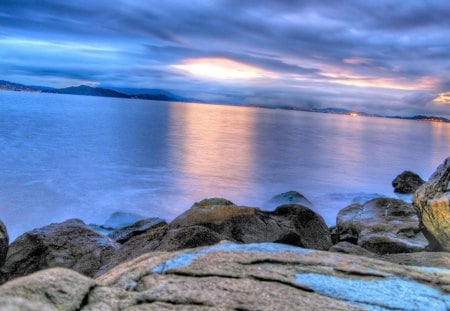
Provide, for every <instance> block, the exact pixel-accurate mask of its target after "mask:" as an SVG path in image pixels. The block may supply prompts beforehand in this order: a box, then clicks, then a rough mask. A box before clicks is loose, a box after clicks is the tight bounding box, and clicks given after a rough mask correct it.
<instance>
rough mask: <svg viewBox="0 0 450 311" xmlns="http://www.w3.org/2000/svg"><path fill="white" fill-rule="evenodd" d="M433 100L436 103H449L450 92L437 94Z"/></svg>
mask: <svg viewBox="0 0 450 311" xmlns="http://www.w3.org/2000/svg"><path fill="white" fill-rule="evenodd" d="M433 101H434V102H435V103H438V104H450V92H445V93H441V94H439V95H438V96H437V97H436V98H435V99H434V100H433Z"/></svg>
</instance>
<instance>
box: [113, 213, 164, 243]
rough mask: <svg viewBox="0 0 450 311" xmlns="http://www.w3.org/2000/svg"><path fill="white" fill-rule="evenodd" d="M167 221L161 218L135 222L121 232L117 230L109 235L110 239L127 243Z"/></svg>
mask: <svg viewBox="0 0 450 311" xmlns="http://www.w3.org/2000/svg"><path fill="white" fill-rule="evenodd" d="M164 222H165V221H164V220H162V219H161V218H156V217H154V218H148V219H144V220H140V221H138V222H135V223H134V224H132V225H129V226H126V227H123V228H121V229H119V230H116V231H114V232H112V233H111V234H109V235H108V237H109V238H110V239H112V240H114V241H116V242H119V243H125V242H126V241H128V240H129V239H130V238H132V237H133V236H136V235H139V234H141V233H144V232H145V231H147V230H149V229H151V228H153V227H154V226H156V225H158V224H160V223H164Z"/></svg>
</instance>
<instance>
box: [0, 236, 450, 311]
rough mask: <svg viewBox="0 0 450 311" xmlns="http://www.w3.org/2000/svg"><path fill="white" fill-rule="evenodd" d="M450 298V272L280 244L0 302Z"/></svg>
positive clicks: (415, 303)
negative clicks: (13, 300)
mask: <svg viewBox="0 0 450 311" xmlns="http://www.w3.org/2000/svg"><path fill="white" fill-rule="evenodd" d="M49 275H50V276H49ZM38 280H39V281H38ZM449 291H450V270H440V271H429V270H427V269H423V268H422V267H417V268H414V267H405V266H401V265H397V264H394V263H390V262H386V261H380V260H375V259H372V258H365V257H358V256H351V255H344V254H339V253H332V252H323V251H315V250H308V249H303V248H298V247H294V246H289V245H283V244H276V243H259V244H234V243H220V244H217V245H215V246H209V247H203V248H195V249H189V250H183V251H177V252H152V253H147V254H145V255H142V256H140V257H138V258H135V259H134V260H131V261H128V262H125V263H123V264H121V265H119V266H117V267H115V268H114V269H112V270H110V271H109V272H107V273H106V274H104V275H102V276H101V277H99V278H97V279H96V280H95V281H94V280H92V279H89V278H85V277H83V276H82V275H79V274H77V273H75V272H72V271H67V270H64V269H51V270H46V271H41V272H38V273H36V274H33V275H30V276H27V277H24V278H20V279H16V280H14V281H11V282H10V283H7V284H4V285H3V286H1V287H0V296H1V297H2V298H0V299H3V300H11V299H15V300H18V299H22V302H23V301H26V302H29V303H30V304H29V305H33V303H36V306H37V307H36V308H34V309H30V310H81V309H82V310H86V311H90V310H160V309H171V310H172V309H215V310H217V309H219V310H220V309H227V310H229V309H239V310H255V309H258V310H280V309H287V310H291V309H292V310H363V309H373V308H376V309H377V310H422V309H423V310H446V309H447V308H448V305H447V303H448V300H449ZM38 304H39V305H38ZM42 306H45V307H48V309H43V308H42ZM38 307H39V308H41V309H38ZM0 310H1V307H0Z"/></svg>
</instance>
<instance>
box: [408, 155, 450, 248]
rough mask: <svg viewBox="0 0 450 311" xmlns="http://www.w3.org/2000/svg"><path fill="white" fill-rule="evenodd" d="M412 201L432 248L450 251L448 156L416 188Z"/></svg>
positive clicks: (449, 178) (449, 172)
mask: <svg viewBox="0 0 450 311" xmlns="http://www.w3.org/2000/svg"><path fill="white" fill-rule="evenodd" d="M413 202H414V206H415V207H416V209H417V211H418V213H419V217H420V224H421V227H422V228H423V229H424V233H425V234H426V237H427V238H428V240H429V241H430V244H431V246H432V247H433V249H435V250H441V249H442V250H446V251H450V157H449V158H447V159H446V160H445V161H444V163H442V164H441V165H440V166H439V167H438V168H437V169H436V171H435V172H434V173H433V175H432V176H431V177H430V179H429V180H428V182H427V183H426V184H424V185H422V186H420V188H419V189H417V191H416V192H415V193H414V199H413Z"/></svg>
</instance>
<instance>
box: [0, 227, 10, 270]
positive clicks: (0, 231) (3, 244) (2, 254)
mask: <svg viewBox="0 0 450 311" xmlns="http://www.w3.org/2000/svg"><path fill="white" fill-rule="evenodd" d="M8 244H9V236H8V231H7V230H6V226H5V224H4V223H3V222H2V221H1V220H0V267H1V266H3V264H4V263H5V259H6V253H7V252H8Z"/></svg>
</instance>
